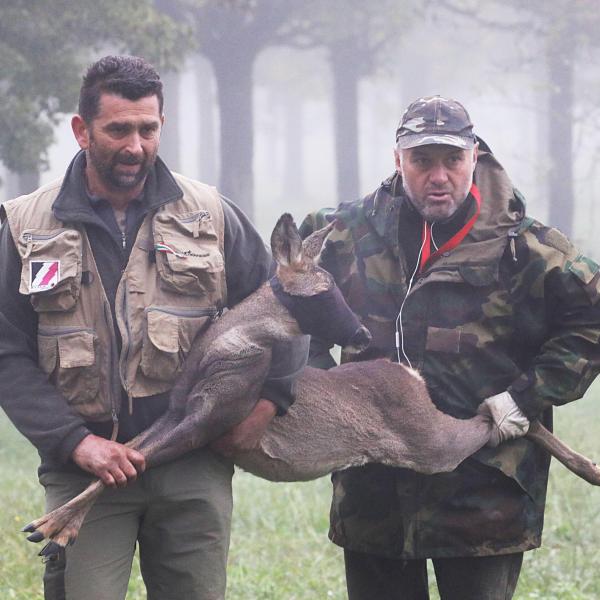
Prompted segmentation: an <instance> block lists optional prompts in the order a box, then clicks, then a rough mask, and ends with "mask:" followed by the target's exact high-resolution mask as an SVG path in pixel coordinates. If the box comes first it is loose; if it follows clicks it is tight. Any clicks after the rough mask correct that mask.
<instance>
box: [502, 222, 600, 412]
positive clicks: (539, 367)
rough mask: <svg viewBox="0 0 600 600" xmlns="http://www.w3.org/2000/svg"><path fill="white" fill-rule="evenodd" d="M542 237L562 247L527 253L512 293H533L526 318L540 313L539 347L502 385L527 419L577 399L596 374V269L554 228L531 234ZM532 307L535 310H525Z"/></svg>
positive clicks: (599, 287)
mask: <svg viewBox="0 0 600 600" xmlns="http://www.w3.org/2000/svg"><path fill="white" fill-rule="evenodd" d="M548 232H550V233H548ZM557 236H561V238H558V237H557ZM544 237H548V238H550V239H552V238H557V239H559V240H561V239H562V241H563V244H564V246H565V247H564V248H561V249H560V250H559V249H558V248H556V247H552V246H548V245H545V244H544V245H540V246H538V248H539V249H538V250H534V251H532V252H530V260H529V265H528V267H527V272H526V273H522V274H521V275H520V277H519V279H520V281H521V285H520V286H518V287H519V289H517V290H516V291H514V292H513V293H516V295H517V296H521V297H522V296H523V295H525V294H528V295H529V297H530V298H531V297H532V296H536V295H537V298H536V299H535V300H536V302H537V304H536V303H535V302H534V301H531V302H530V304H529V307H530V308H529V314H530V315H531V316H530V319H536V318H538V319H540V316H539V315H543V318H542V319H540V323H539V327H540V328H543V330H544V332H545V335H544V338H543V340H542V343H541V344H540V346H539V350H538V352H537V353H536V354H535V356H534V357H533V359H532V361H531V363H530V365H529V366H528V368H527V370H526V371H525V372H524V373H523V374H522V375H521V376H520V377H519V378H518V379H517V380H516V381H514V382H513V383H512V384H511V386H510V387H509V389H508V391H509V392H510V393H511V395H512V396H513V398H514V399H515V402H516V403H517V404H518V405H519V407H520V408H521V410H522V411H523V412H524V413H525V415H527V417H528V418H530V419H533V418H535V417H537V416H538V415H539V414H540V413H541V412H542V411H543V410H544V409H545V408H547V407H549V406H552V405H555V406H557V405H561V404H566V403H567V402H571V401H573V400H576V399H578V398H581V396H583V394H584V393H585V391H586V390H587V388H588V387H589V385H590V384H591V383H592V381H593V380H594V378H595V377H596V376H597V375H598V373H599V372H600V268H599V266H598V265H597V264H596V263H595V262H594V261H592V260H590V259H589V258H587V257H585V256H583V255H582V254H579V253H577V252H576V251H575V250H574V249H573V248H572V246H570V244H569V246H568V248H567V247H566V245H567V244H568V242H567V241H566V238H564V237H562V234H559V233H558V232H557V231H556V230H551V229H548V228H542V229H540V230H539V231H538V232H537V238H542V239H543V238H544ZM536 241H537V240H536ZM531 250H532V248H531V247H530V251H531ZM542 269H543V270H542ZM540 272H541V273H543V275H542V276H541V277H540ZM523 284H527V289H525V288H524V287H523ZM540 297H541V298H542V300H541V301H540ZM533 306H537V307H538V309H537V310H531V307H533ZM536 313H537V315H538V316H536Z"/></svg>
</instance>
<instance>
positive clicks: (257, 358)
mask: <svg viewBox="0 0 600 600" xmlns="http://www.w3.org/2000/svg"><path fill="white" fill-rule="evenodd" d="M269 362H270V355H268V354H265V353H264V352H261V353H252V354H248V353H246V354H244V355H243V356H241V357H234V358H231V359H227V360H221V361H218V362H216V363H212V368H208V369H206V372H205V373H204V375H205V376H204V378H203V379H201V380H200V381H198V383H196V384H195V385H194V386H193V387H192V389H191V391H190V392H189V394H188V395H187V405H186V406H185V412H184V411H182V410H181V409H180V407H179V408H178V409H177V410H172V409H169V410H168V411H167V412H166V413H165V414H164V415H163V416H162V417H160V418H159V419H158V420H157V421H156V422H155V423H154V424H153V425H152V426H151V427H149V428H148V429H147V430H146V431H144V432H142V433H141V434H140V435H138V436H137V437H135V438H134V439H132V440H131V441H130V442H128V443H127V445H128V446H130V447H131V448H134V449H136V450H139V451H140V452H141V453H142V454H143V455H144V456H145V457H146V464H147V466H156V465H158V464H161V463H164V462H167V461H169V460H173V459H174V458H177V457H179V456H181V455H182V454H184V453H186V452H188V451H190V450H192V449H194V448H199V447H200V446H204V445H205V444H207V443H209V442H211V441H212V440H213V439H216V438H217V437H219V436H220V435H222V434H223V433H225V432H226V431H227V430H229V429H231V428H232V427H233V426H234V425H236V424H237V423H239V422H241V421H242V420H243V419H244V418H245V417H246V416H247V415H248V414H250V412H251V410H252V408H253V407H254V405H255V404H256V402H257V400H258V396H259V392H260V389H261V386H262V382H263V381H264V377H265V373H266V372H267V370H268V365H269ZM103 489H104V485H103V484H102V482H101V481H100V480H95V481H94V482H92V483H91V484H90V485H89V486H88V487H87V488H86V489H85V490H84V491H83V492H81V494H79V495H78V496H76V497H75V498H73V499H71V500H70V501H69V502H67V503H66V504H64V505H62V506H60V507H58V508H57V509H55V510H53V511H52V512H49V513H48V514H46V515H44V516H43V517H40V518H39V519H36V520H35V521H32V522H31V523H29V525H27V526H26V527H25V528H24V529H23V531H26V532H28V533H30V534H31V535H29V537H28V538H27V539H28V540H29V541H32V542H41V541H42V540H43V539H48V540H50V543H49V544H48V545H46V546H45V547H44V548H43V549H42V552H41V553H40V554H41V555H44V556H48V555H51V554H56V553H57V552H58V549H59V547H65V546H66V545H68V544H72V543H74V541H75V540H76V538H77V535H78V533H79V529H80V528H81V525H82V523H83V520H84V518H85V516H86V515H87V513H88V512H89V510H90V508H91V507H92V505H93V504H94V502H95V501H96V498H97V497H98V496H99V495H100V494H101V493H102V490H103Z"/></svg>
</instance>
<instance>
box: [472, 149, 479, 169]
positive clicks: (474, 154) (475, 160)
mask: <svg viewBox="0 0 600 600" xmlns="http://www.w3.org/2000/svg"><path fill="white" fill-rule="evenodd" d="M478 156H479V142H477V143H476V144H475V145H474V146H473V171H475V167H476V166H477V157H478Z"/></svg>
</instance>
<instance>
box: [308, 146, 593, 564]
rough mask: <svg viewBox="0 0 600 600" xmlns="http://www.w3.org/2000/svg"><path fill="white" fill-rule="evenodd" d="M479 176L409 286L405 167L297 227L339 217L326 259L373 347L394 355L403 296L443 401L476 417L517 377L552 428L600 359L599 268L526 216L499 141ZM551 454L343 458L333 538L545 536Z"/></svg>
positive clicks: (404, 548) (507, 542)
mask: <svg viewBox="0 0 600 600" xmlns="http://www.w3.org/2000/svg"><path fill="white" fill-rule="evenodd" d="M475 181H476V183H477V186H478V188H479V190H480V192H481V196H482V206H481V213H480V215H479V218H478V219H477V221H476V223H475V225H474V227H473V229H472V230H471V231H470V233H469V234H468V236H467V237H466V238H465V239H464V240H463V242H462V243H461V244H460V245H459V246H457V247H456V248H455V249H453V250H452V251H450V252H447V253H445V254H444V255H442V256H441V257H439V258H438V259H437V260H436V261H435V262H432V263H429V264H428V266H427V267H426V269H425V270H424V271H423V272H422V273H420V274H418V275H417V277H416V278H415V281H414V283H413V286H412V289H411V291H410V293H409V294H408V296H407V287H408V285H407V284H408V281H409V280H410V276H411V274H412V273H413V269H414V262H413V263H411V264H407V258H406V256H407V253H406V252H405V248H404V245H405V244H404V243H403V241H404V238H402V239H399V232H402V231H403V229H402V225H403V223H401V220H402V218H403V216H402V215H403V214H405V213H406V204H407V200H406V197H405V196H404V195H403V194H402V193H401V192H400V193H398V194H396V190H401V189H402V186H401V182H399V181H398V176H393V177H392V178H390V179H389V180H387V181H385V182H384V183H383V184H382V185H381V187H380V188H378V189H377V190H376V191H375V192H374V193H372V194H370V195H368V196H366V197H365V198H364V199H362V200H360V201H356V202H350V203H345V204H342V205H341V206H340V207H339V209H338V210H337V211H333V210H329V209H324V210H322V211H319V212H318V213H314V214H311V215H309V216H308V217H307V218H306V220H305V222H304V223H303V225H302V227H301V233H302V234H303V235H308V233H309V232H310V231H311V230H313V229H315V228H318V227H320V226H321V225H323V224H324V223H325V221H326V220H329V218H331V216H332V215H333V213H334V214H335V218H336V220H337V222H336V226H335V228H334V230H333V231H332V232H331V233H330V235H329V237H328V240H327V244H326V247H325V249H324V252H323V254H322V258H321V260H322V263H323V266H324V267H325V268H326V269H327V270H329V271H330V272H331V273H332V274H333V276H334V277H335V279H336V281H337V284H338V286H339V287H340V289H341V290H342V292H343V293H344V295H345V297H346V299H347V300H348V302H349V304H350V305H351V307H352V308H353V310H354V311H355V312H356V313H357V314H358V315H359V316H360V318H361V320H362V321H363V323H364V324H365V325H366V326H367V327H368V328H369V329H370V330H371V333H372V334H373V343H372V346H373V347H374V348H375V352H376V353H377V354H380V355H381V354H384V355H389V356H394V357H395V356H396V355H397V350H396V344H395V331H396V326H395V322H396V318H397V316H398V313H399V311H400V307H401V305H402V302H403V301H404V298H405V297H406V301H405V302H404V306H403V308H402V317H401V322H402V328H401V330H402V333H403V340H404V352H405V354H406V356H407V357H408V358H409V359H410V362H411V363H412V365H413V367H415V368H417V369H419V370H420V371H421V373H422V375H423V376H424V378H425V381H426V382H427V384H428V387H429V390H430V393H431V396H432V399H433V401H434V402H435V403H436V405H437V406H438V408H440V409H441V410H443V411H445V412H447V413H450V414H452V415H453V416H455V417H458V418H468V417H470V416H472V415H473V414H475V411H476V409H477V407H478V405H479V404H480V403H481V401H482V400H483V399H485V398H486V397H488V396H491V395H493V394H497V393H499V392H502V391H504V390H507V389H508V390H509V391H510V392H511V394H512V396H513V397H514V398H515V401H516V402H517V403H518V404H519V406H520V407H521V409H522V410H523V411H524V412H525V413H526V414H527V415H528V416H529V417H530V418H534V417H537V418H540V419H541V420H542V421H543V422H544V423H545V424H546V425H547V426H551V419H552V414H551V407H552V406H553V405H560V404H564V403H566V402H569V401H571V400H575V399H577V398H579V397H581V396H582V395H583V393H584V392H585V390H586V389H587V387H588V386H589V384H590V383H591V382H592V380H593V379H594V377H595V376H596V374H597V373H598V372H599V370H600V344H599V339H600V303H599V302H598V299H599V298H600V273H599V267H598V265H597V264H596V263H594V262H593V261H591V260H590V259H588V258H586V257H584V256H582V255H581V254H579V253H578V252H577V251H576V250H575V249H574V248H573V246H572V245H571V243H570V242H569V241H568V240H567V239H566V238H565V237H564V236H563V235H562V234H561V233H560V232H559V231H557V230H555V229H552V228H548V227H545V226H543V225H542V224H540V223H538V222H537V221H535V220H533V219H530V218H528V217H526V216H525V208H524V202H523V199H522V197H521V196H520V194H519V193H518V191H516V190H515V189H514V188H513V186H512V184H511V182H510V180H509V178H508V177H507V175H506V173H505V171H504V170H503V168H502V167H501V166H500V165H499V163H498V162H497V161H496V159H495V158H494V157H493V155H492V154H491V153H489V152H482V153H480V157H479V162H478V165H477V168H476V172H475ZM417 235H418V236H420V232H419V233H418V234H417ZM417 243H418V242H417ZM316 347H317V348H318V344H317V345H316ZM347 358H348V357H344V356H343V357H342V359H343V360H345V359H347ZM321 359H322V357H321ZM319 362H321V364H324V363H323V361H322V360H321V361H319V357H316V359H315V360H314V364H318V363H319ZM548 466H549V457H548V456H547V455H546V454H545V453H544V452H542V451H540V450H539V449H538V448H537V447H535V446H534V445H533V444H532V443H531V442H529V441H528V440H526V439H519V440H514V441H511V442H507V443H505V444H503V445H501V446H500V447H499V448H497V449H491V448H484V449H482V450H480V451H479V452H478V453H477V454H475V455H474V456H473V457H472V458H470V459H468V460H467V461H465V462H464V463H462V464H461V465H460V466H459V468H458V469H457V470H456V471H454V472H453V473H447V474H439V475H429V476H426V475H421V474H418V473H415V472H412V471H408V470H405V469H394V468H389V467H384V466H382V465H367V466H365V467H359V468H354V469H348V470H347V471H344V472H341V473H337V474H335V475H334V477H333V482H334V498H333V504H332V509H331V529H330V537H331V539H332V540H333V541H334V542H335V543H338V544H339V545H342V546H344V547H347V548H351V549H354V550H357V551H362V552H370V553H375V554H381V555H386V556H392V557H400V558H423V557H440V556H484V555H491V554H501V553H508V552H518V551H523V550H527V549H531V548H535V547H537V546H539V545H540V543H541V533H542V525H543V514H544V504H545V496H546V485H547V476H548Z"/></svg>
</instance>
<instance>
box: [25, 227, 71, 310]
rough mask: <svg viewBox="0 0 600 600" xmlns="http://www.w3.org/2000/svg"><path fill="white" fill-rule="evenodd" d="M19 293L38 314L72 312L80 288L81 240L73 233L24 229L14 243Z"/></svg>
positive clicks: (66, 230) (62, 230) (58, 230)
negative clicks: (19, 261)
mask: <svg viewBox="0 0 600 600" xmlns="http://www.w3.org/2000/svg"><path fill="white" fill-rule="evenodd" d="M17 250H18V252H19V255H20V256H21V262H22V269H21V282H20V286H19V292H20V293H21V294H24V295H28V296H30V297H31V303H32V304H33V307H34V309H35V310H36V311H37V312H52V311H64V310H69V309H70V308H72V307H73V306H74V305H75V303H76V302H77V298H78V297H79V289H80V285H81V262H82V239H81V234H80V233H79V231H77V230H76V229H55V230H45V229H26V230H25V231H24V232H23V233H22V234H21V236H20V237H19V240H18V242H17Z"/></svg>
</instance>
